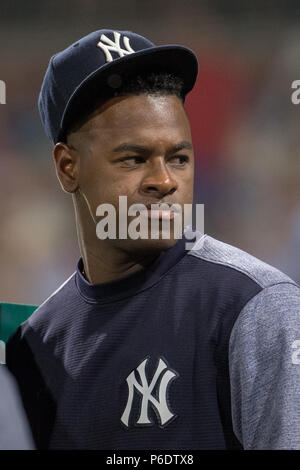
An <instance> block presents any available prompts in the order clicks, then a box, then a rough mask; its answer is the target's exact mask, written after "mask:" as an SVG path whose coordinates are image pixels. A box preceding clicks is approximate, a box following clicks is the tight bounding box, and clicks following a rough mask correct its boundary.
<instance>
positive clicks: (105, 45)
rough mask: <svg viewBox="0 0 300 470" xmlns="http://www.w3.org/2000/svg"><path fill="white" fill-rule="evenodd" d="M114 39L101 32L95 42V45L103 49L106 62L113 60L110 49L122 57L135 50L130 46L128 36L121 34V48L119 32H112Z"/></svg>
mask: <svg viewBox="0 0 300 470" xmlns="http://www.w3.org/2000/svg"><path fill="white" fill-rule="evenodd" d="M114 39H115V41H112V40H111V39H109V38H108V37H107V36H106V35H105V34H101V37H100V41H99V42H98V44H97V46H98V47H100V49H102V50H103V52H104V54H105V57H106V62H112V61H113V57H112V55H111V53H110V51H115V52H117V53H118V54H119V57H123V56H124V55H127V54H132V53H133V52H135V51H134V50H133V49H132V47H131V46H130V44H129V38H128V37H127V36H123V43H124V46H125V49H122V48H121V46H120V39H121V34H120V33H118V32H117V31H115V32H114Z"/></svg>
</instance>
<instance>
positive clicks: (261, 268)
mask: <svg viewBox="0 0 300 470" xmlns="http://www.w3.org/2000/svg"><path fill="white" fill-rule="evenodd" d="M188 255H190V256H192V257H194V259H198V260H202V261H205V262H207V263H210V264H211V265H213V266H214V268H215V270H216V271H217V270H218V267H219V268H221V267H226V268H229V269H230V270H231V271H234V272H235V273H239V274H241V275H243V276H246V277H247V278H248V279H249V280H252V281H253V282H255V283H256V284H257V285H258V286H259V287H260V288H261V289H264V288H265V287H268V286H271V285H273V284H278V283H286V282H288V283H292V284H294V285H297V284H296V283H295V282H294V281H293V280H292V279H291V278H289V277H288V276H287V275H286V274H284V273H283V272H281V271H280V270H278V269H276V268H275V267H273V266H270V265H269V264H267V263H265V262H263V261H261V260H260V259H258V258H256V257H255V256H252V255H250V254H249V253H247V252H245V251H243V250H241V249H239V248H236V247H234V246H232V245H229V244H227V243H224V242H221V241H219V240H216V239H215V238H213V237H210V236H209V235H204V236H203V237H202V238H200V239H199V240H198V241H197V242H196V243H195V245H194V247H193V248H192V249H191V250H190V251H189V252H188Z"/></svg>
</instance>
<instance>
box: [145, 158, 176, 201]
mask: <svg viewBox="0 0 300 470" xmlns="http://www.w3.org/2000/svg"><path fill="white" fill-rule="evenodd" d="M176 189H177V182H176V180H175V179H174V177H173V176H172V174H171V173H170V171H169V170H168V168H167V165H166V163H165V162H162V161H158V162H155V163H154V164H152V165H151V166H150V167H149V168H148V169H147V173H146V174H145V176H144V179H143V181H142V184H141V190H142V192H143V193H144V194H149V195H153V196H156V197H163V196H165V195H167V194H172V193H174V191H176Z"/></svg>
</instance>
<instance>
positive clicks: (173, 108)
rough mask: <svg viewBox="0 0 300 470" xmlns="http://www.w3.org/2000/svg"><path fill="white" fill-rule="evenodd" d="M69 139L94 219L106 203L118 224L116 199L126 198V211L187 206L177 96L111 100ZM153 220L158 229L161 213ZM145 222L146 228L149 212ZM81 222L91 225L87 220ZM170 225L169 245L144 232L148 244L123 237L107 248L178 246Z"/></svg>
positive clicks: (187, 145) (189, 156)
mask: <svg viewBox="0 0 300 470" xmlns="http://www.w3.org/2000/svg"><path fill="white" fill-rule="evenodd" d="M68 140H69V141H70V143H71V144H72V145H73V146H74V147H75V148H76V149H77V151H78V152H79V155H80V171H79V180H78V183H79V186H80V189H81V191H82V192H83V193H84V195H85V196H86V198H87V200H88V202H89V204H90V207H91V210H92V211H93V214H94V215H95V214H96V209H97V207H98V206H99V205H100V204H107V203H109V204H112V205H113V206H114V207H115V209H116V213H117V220H118V212H119V196H127V206H128V207H129V206H130V205H132V204H138V203H141V204H144V205H146V206H149V205H150V204H157V203H168V204H169V205H171V204H174V203H176V204H179V205H180V206H181V207H182V208H183V205H184V204H191V203H192V200H193V175H194V155H193V149H192V141H191V133H190V126H189V122H188V119H187V116H186V113H185V111H184V108H183V105H182V102H181V101H180V99H179V98H177V97H176V96H158V95H146V94H143V95H137V96H126V97H118V98H113V99H110V100H109V101H107V102H106V103H105V104H104V105H102V107H100V108H99V109H98V110H97V113H95V114H94V115H93V117H91V118H90V119H89V121H88V122H87V123H86V124H84V125H83V126H82V127H81V128H80V129H79V131H77V132H76V133H74V134H71V135H70V136H69V139H68ZM68 143H69V142H68ZM153 216H154V213H152V217H153ZM156 217H157V218H158V219H160V229H161V223H162V220H161V217H162V213H160V214H158V213H156ZM171 218H172V215H171ZM132 219H133V217H129V218H128V223H130V221H131V220H132ZM99 220H100V219H99ZM147 222H148V223H149V228H150V222H151V214H150V213H148V219H147ZM86 223H92V219H91V218H90V220H86ZM173 223H174V220H171V236H170V238H169V239H168V240H162V239H160V240H157V239H155V240H153V239H151V238H150V233H149V239H147V240H141V239H138V240H130V238H127V240H111V241H110V243H114V244H115V245H116V246H119V247H121V246H122V247H123V249H124V250H125V251H126V250H129V251H132V250H138V251H140V250H151V249H158V250H161V249H167V248H169V247H170V246H172V245H173V244H174V243H176V241H177V240H174V237H173V232H172V224H173ZM117 226H118V224H117ZM95 231H96V228H95ZM149 232H150V230H149Z"/></svg>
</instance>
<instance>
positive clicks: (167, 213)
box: [141, 203, 180, 220]
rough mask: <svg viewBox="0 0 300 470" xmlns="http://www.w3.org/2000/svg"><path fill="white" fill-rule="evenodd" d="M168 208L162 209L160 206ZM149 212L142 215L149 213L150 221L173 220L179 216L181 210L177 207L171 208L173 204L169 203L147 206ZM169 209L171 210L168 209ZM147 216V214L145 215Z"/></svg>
mask: <svg viewBox="0 0 300 470" xmlns="http://www.w3.org/2000/svg"><path fill="white" fill-rule="evenodd" d="M160 205H162V206H166V207H165V208H160V207H159V206H160ZM145 206H146V208H147V211H141V214H142V215H144V214H143V213H145V212H147V217H148V219H168V220H173V219H174V217H175V216H176V215H177V214H179V212H180V211H179V210H178V209H177V208H176V207H173V208H171V206H172V204H168V203H161V204H159V203H152V204H145ZM168 207H169V208H168ZM145 215H146V214H145Z"/></svg>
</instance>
